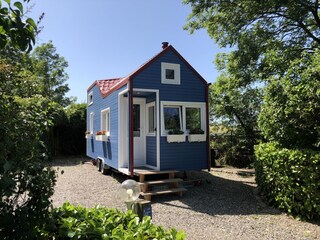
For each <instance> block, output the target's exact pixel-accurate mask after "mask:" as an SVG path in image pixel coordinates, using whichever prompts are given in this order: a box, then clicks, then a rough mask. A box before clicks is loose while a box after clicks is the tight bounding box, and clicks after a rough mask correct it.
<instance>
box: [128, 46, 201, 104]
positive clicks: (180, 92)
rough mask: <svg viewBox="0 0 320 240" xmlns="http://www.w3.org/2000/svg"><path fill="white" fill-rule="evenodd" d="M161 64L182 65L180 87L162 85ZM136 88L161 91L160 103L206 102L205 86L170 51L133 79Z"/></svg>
mask: <svg viewBox="0 0 320 240" xmlns="http://www.w3.org/2000/svg"><path fill="white" fill-rule="evenodd" d="M161 62H167V63H177V64H180V85H174V84H162V83H161ZM133 87H134V88H145V89H159V92H160V94H159V95H160V101H182V102H205V86H204V84H203V82H202V81H201V80H200V79H199V78H198V76H197V75H196V74H195V73H194V72H193V71H192V70H191V69H190V68H189V67H188V65H186V64H185V62H183V61H182V60H181V59H180V58H179V57H178V56H177V55H176V54H175V53H174V52H172V51H168V52H166V54H164V55H163V56H161V57H160V58H158V59H157V60H156V61H155V62H153V63H152V64H151V65H150V66H149V67H148V68H146V69H144V70H143V71H141V72H140V73H139V74H138V75H137V76H136V77H135V78H134V79H133Z"/></svg>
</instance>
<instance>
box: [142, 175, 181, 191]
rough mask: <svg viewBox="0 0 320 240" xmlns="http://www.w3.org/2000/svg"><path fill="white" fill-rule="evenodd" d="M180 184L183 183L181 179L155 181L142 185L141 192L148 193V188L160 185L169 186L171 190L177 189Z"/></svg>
mask: <svg viewBox="0 0 320 240" xmlns="http://www.w3.org/2000/svg"><path fill="white" fill-rule="evenodd" d="M179 182H183V180H182V179H181V178H169V179H162V180H155V181H145V182H142V183H140V182H139V185H140V189H141V192H147V190H148V187H149V186H152V185H160V184H163V185H165V184H169V186H170V188H177V187H178V184H179Z"/></svg>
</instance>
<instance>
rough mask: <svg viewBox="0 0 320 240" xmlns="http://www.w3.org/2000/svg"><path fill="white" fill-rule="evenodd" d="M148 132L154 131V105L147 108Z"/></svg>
mask: <svg viewBox="0 0 320 240" xmlns="http://www.w3.org/2000/svg"><path fill="white" fill-rule="evenodd" d="M148 121H149V122H148V123H149V129H148V132H149V133H154V106H152V107H149V108H148Z"/></svg>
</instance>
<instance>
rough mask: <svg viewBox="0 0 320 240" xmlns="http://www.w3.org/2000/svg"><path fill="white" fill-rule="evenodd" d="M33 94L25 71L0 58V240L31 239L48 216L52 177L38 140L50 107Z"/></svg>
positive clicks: (49, 118)
mask: <svg viewBox="0 0 320 240" xmlns="http://www.w3.org/2000/svg"><path fill="white" fill-rule="evenodd" d="M0 56H1V58H2V57H4V55H1V54H0ZM38 90H39V84H38V82H37V79H36V78H33V77H32V75H31V74H30V72H28V71H27V70H26V69H21V66H20V65H19V64H15V63H13V62H12V61H10V60H3V59H0V93H1V94H0V102H1V104H0V122H1V125H0V199H1V201H0V239H33V238H34V228H35V226H39V224H44V223H45V222H46V220H47V219H48V216H49V209H50V206H51V200H50V197H51V195H52V194H53V187H54V183H55V172H54V171H53V170H52V169H51V168H50V167H47V166H46V165H47V163H46V160H47V159H48V155H47V149H46V146H45V144H44V142H43V141H42V136H43V135H44V133H45V132H46V131H47V130H48V126H50V125H51V123H52V112H53V111H54V109H55V105H54V104H53V103H52V102H50V101H49V100H48V99H47V98H46V97H43V96H41V95H38V94H37V92H38Z"/></svg>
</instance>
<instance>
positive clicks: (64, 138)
mask: <svg viewBox="0 0 320 240" xmlns="http://www.w3.org/2000/svg"><path fill="white" fill-rule="evenodd" d="M86 111H87V105H86V104H85V103H80V104H76V103H73V104H71V105H69V106H68V107H66V108H64V109H61V111H60V112H59V114H58V116H56V118H55V124H54V127H53V130H52V131H53V136H52V139H51V140H52V142H51V146H52V152H53V153H54V155H59V154H64V155H80V154H85V150H86V140H85V138H84V135H83V133H84V132H85V131H86V129H87V128H86V125H87V124H86Z"/></svg>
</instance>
